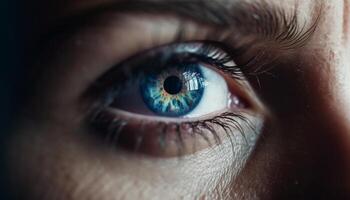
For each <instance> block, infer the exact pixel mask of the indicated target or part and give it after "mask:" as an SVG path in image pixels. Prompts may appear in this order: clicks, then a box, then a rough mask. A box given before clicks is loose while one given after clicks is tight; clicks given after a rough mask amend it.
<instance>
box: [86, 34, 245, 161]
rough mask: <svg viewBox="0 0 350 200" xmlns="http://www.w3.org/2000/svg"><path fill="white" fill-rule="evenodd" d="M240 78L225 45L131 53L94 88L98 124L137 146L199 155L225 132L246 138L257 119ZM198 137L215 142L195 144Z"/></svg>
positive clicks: (206, 43)
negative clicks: (250, 115)
mask: <svg viewBox="0 0 350 200" xmlns="http://www.w3.org/2000/svg"><path fill="white" fill-rule="evenodd" d="M239 78H243V74H242V73H241V71H240V69H239V66H238V65H237V64H236V63H235V62H234V60H233V59H232V57H231V56H230V55H229V53H228V52H226V51H225V50H224V48H223V47H222V45H220V44H218V43H215V42H209V41H196V42H184V43H176V44H170V45H163V46H160V47H156V48H153V49H150V50H148V51H145V52H142V53H139V54H138V55H136V56H132V57H131V58H129V59H126V60H125V61H123V62H121V63H120V64H119V65H117V66H115V68H113V69H111V70H110V71H108V72H106V73H105V74H104V75H103V76H102V77H101V78H99V79H98V80H97V82H96V83H95V84H93V86H92V88H91V89H90V90H91V91H90V92H91V93H94V94H99V95H98V98H97V99H98V100H97V102H96V103H95V104H94V107H95V109H94V110H95V111H93V112H92V116H93V118H92V119H91V122H92V124H94V125H95V126H97V127H99V132H100V133H102V135H104V136H105V137H108V138H109V139H111V140H113V143H114V144H115V145H118V146H122V147H126V148H127V149H129V150H134V151H137V152H143V153H147V154H151V155H159V156H173V155H178V154H179V153H180V154H187V153H194V152H195V151H197V150H199V149H201V148H205V147H206V146H207V145H209V144H210V145H212V144H219V143H220V142H221V140H222V139H224V138H225V137H230V138H231V137H232V138H231V139H234V135H232V133H231V132H233V133H234V132H239V131H241V134H242V135H243V137H244V131H243V130H244V128H246V127H244V126H247V124H245V123H248V121H249V120H248V119H247V118H246V117H245V115H244V112H245V111H246V112H247V111H249V109H252V107H251V103H249V101H248V100H247V96H246V95H244V92H243V91H242V85H240V84H239V83H238V79H239ZM138 127H140V128H138ZM218 129H222V130H218ZM196 136H199V137H201V138H202V140H204V141H205V142H206V143H208V144H204V141H202V144H200V145H199V146H198V145H195V143H198V138H197V137H196ZM226 139H227V138H226ZM195 146H196V147H195Z"/></svg>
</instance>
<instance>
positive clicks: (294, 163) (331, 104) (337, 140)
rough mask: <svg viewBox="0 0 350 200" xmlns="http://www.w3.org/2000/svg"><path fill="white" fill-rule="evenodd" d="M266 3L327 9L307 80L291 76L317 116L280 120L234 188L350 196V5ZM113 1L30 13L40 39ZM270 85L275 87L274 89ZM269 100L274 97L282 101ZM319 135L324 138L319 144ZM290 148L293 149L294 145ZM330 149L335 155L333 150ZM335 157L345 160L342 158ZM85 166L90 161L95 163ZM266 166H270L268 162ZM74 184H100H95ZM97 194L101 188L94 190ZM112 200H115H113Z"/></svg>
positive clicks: (92, 0) (311, 49) (344, 1)
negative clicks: (62, 21)
mask: <svg viewBox="0 0 350 200" xmlns="http://www.w3.org/2000/svg"><path fill="white" fill-rule="evenodd" d="M232 1H238V0H232ZM265 1H266V2H268V3H271V4H276V5H279V6H281V7H293V6H294V5H297V6H298V8H299V11H301V13H302V14H304V15H305V16H306V17H307V18H311V16H313V14H314V13H316V12H314V11H315V9H317V6H316V4H321V3H322V4H323V8H324V10H323V14H322V18H321V20H320V22H319V26H318V30H317V31H316V32H315V35H314V37H313V38H312V41H311V42H310V43H309V45H308V47H307V51H305V52H304V53H305V54H308V58H309V59H308V60H307V61H305V65H304V68H303V73H300V74H298V73H299V72H296V70H295V71H294V72H293V70H290V71H291V73H295V74H298V76H299V75H300V80H299V84H300V85H298V87H299V88H302V89H301V90H303V92H300V94H302V95H304V97H303V102H305V105H307V106H305V107H302V108H300V110H299V109H297V110H298V111H300V113H301V114H299V115H310V116H311V115H312V117H310V118H308V117H305V121H303V122H300V121H299V120H297V118H298V117H300V116H298V113H295V116H283V115H282V117H281V118H283V120H279V121H278V124H276V131H275V132H276V133H273V132H272V133H271V136H268V137H267V138H266V141H267V142H266V143H264V144H263V145H260V146H258V147H257V149H259V151H258V152H257V153H255V154H254V155H253V156H252V158H251V160H250V162H248V164H247V167H246V169H245V170H244V171H243V172H242V173H241V175H240V177H239V178H238V180H237V182H236V183H235V184H233V185H232V188H234V190H233V191H237V194H232V196H235V197H237V199H261V198H263V197H266V198H267V199H271V198H273V197H275V196H274V195H272V194H273V193H276V191H280V192H281V193H283V192H284V191H287V190H290V191H293V189H295V188H298V189H299V188H300V184H305V185H303V186H305V188H308V189H310V188H311V190H312V189H314V190H317V192H320V193H322V191H323V192H325V193H326V192H328V191H330V190H334V191H335V192H340V193H341V194H343V195H344V196H346V195H347V194H345V192H344V191H349V188H350V175H349V173H346V171H349V170H348V169H350V160H349V158H348V157H350V156H349V153H350V136H349V135H350V134H349V133H350V112H349V110H350V84H349V81H348V80H350V56H347V55H350V37H349V35H350V33H349V31H350V30H349V29H350V17H349V12H350V0H334V1H333V0H332V1H327V0H324V1H316V0H308V1H304V0H284V1H281V0H265ZM110 2H112V0H71V1H69V0H55V1H48V0H41V1H39V0H37V1H31V2H29V4H30V7H28V8H34V9H32V10H30V11H28V13H31V15H33V16H34V17H33V18H35V19H36V20H33V21H35V23H36V26H35V27H36V28H35V29H36V30H35V31H34V32H37V33H42V32H46V31H47V30H48V28H49V27H51V26H55V23H56V22H57V21H59V19H61V18H63V17H67V16H70V15H73V14H77V13H82V12H85V11H86V10H89V9H91V8H93V7H96V6H98V5H102V4H106V3H110ZM26 4H28V2H26ZM300 15H301V14H300ZM43 16H45V17H43ZM285 73H286V72H285ZM266 85H269V84H268V82H267V83H266ZM287 86H288V85H287ZM274 89H275V88H274V87H273V86H271V90H272V91H275V90H274ZM298 94H299V93H298ZM265 95H266V96H268V95H270V96H274V95H275V94H274V93H270V94H265ZM266 98H267V99H268V97H266ZM292 100H293V99H292ZM271 101H272V100H271ZM272 102H273V101H272ZM303 117H304V116H303ZM281 132H282V133H283V134H284V137H283V138H281V137H282V136H281V134H280V133H281ZM308 132H315V134H311V136H305V138H303V137H304V135H306V133H308ZM297 133H300V134H301V135H303V136H302V137H299V138H298V137H296V136H295V135H297ZM316 133H317V134H316ZM315 135H318V138H319V137H323V138H321V139H319V140H320V141H319V142H316V143H315ZM273 137H274V138H273ZM280 140H287V141H294V142H295V143H297V145H295V146H292V147H290V148H289V149H287V148H286V149H283V150H280V148H281V147H280V146H279V145H278V144H281V141H280ZM282 143H283V142H282ZM285 144H286V146H289V145H288V144H287V143H286V142H285ZM319 146H320V147H319ZM325 146H327V147H329V146H332V147H334V148H331V150H330V151H327V150H325V148H324V147H325ZM52 148H54V146H52ZM25 149H27V148H25ZM29 152H30V151H29ZM271 155H273V156H271ZM305 155H307V156H305ZM71 156H74V155H71ZM95 156H96V157H98V156H102V155H95ZM335 157H336V158H337V159H334V158H335ZM59 159H62V158H59ZM59 159H58V161H59ZM79 159H82V160H83V161H85V160H84V159H86V160H87V158H79ZM203 159H204V158H203ZM266 160H269V162H268V163H266ZM76 162H78V161H76ZM276 166H278V167H276ZM300 166H302V167H300ZM276 168H278V170H276ZM76 170H77V171H76V172H74V173H77V174H79V173H80V171H79V170H78V169H76ZM343 172H344V173H343ZM91 173H94V172H91ZM312 176H315V177H317V178H316V181H318V182H319V185H317V186H315V187H317V188H312V187H310V185H308V184H311V183H315V182H313V181H310V180H313V178H314V177H312ZM81 177H83V176H81ZM308 177H309V178H308ZM88 178H89V177H86V179H88ZM113 179H114V177H108V176H107V177H105V178H103V179H102V181H105V182H109V181H111V180H113ZM60 181H62V180H57V182H60ZM74 181H76V182H79V181H87V182H89V183H91V182H94V180H74ZM284 182H288V184H284ZM305 182H306V183H305ZM310 182H311V183H310ZM96 184H98V183H96ZM136 184H137V183H136ZM83 186H84V185H83ZM83 186H81V187H83ZM65 187H66V188H64V189H66V191H72V190H74V189H77V191H78V190H80V191H81V190H83V189H82V188H72V189H70V188H67V187H69V186H65ZM108 187H110V186H109V185H106V186H105V187H104V188H102V189H103V190H104V191H111V190H112V189H111V188H108ZM123 187H124V188H121V190H123V189H125V188H127V189H130V190H131V189H132V188H133V187H134V185H130V183H129V184H127V183H126V184H125V185H124V186H123ZM287 188H288V189H287ZM301 188H303V187H301ZM305 188H304V189H305ZM52 190H53V192H58V191H55V188H53V189H52ZM94 190H97V189H96V188H94ZM295 190H297V189H295ZM334 191H333V192H334ZM84 192H85V190H84ZM90 192H91V193H92V192H94V191H93V190H91V191H86V192H85V194H84V195H83V196H80V197H81V199H88V198H90V197H93V195H94V194H90ZM95 192H96V191H95ZM298 192H305V193H306V192H310V193H312V192H315V191H309V190H307V189H305V190H303V191H298ZM298 192H296V193H298ZM145 193H147V191H146V192H145ZM277 193H278V192H277ZM74 195H77V194H71V195H70V197H71V199H75V198H74ZM146 195H147V194H146ZM281 196H282V197H283V194H279V195H277V197H281ZM84 197H86V198H84ZM105 198H106V199H108V197H105ZM76 199H78V198H76ZM280 199H283V198H280Z"/></svg>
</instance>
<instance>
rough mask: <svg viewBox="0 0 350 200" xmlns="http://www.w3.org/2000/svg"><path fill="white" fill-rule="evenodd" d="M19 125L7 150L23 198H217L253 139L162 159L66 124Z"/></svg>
mask: <svg viewBox="0 0 350 200" xmlns="http://www.w3.org/2000/svg"><path fill="white" fill-rule="evenodd" d="M33 124H41V125H40V126H35V125H33ZM20 127H21V128H19V129H18V130H17V131H16V132H15V133H14V136H13V138H12V140H11V142H10V143H9V145H8V148H7V149H8V160H9V161H11V162H9V168H10V169H11V171H10V173H9V174H10V177H11V179H12V183H11V185H12V188H14V189H15V190H16V191H21V192H19V193H18V192H17V193H16V194H21V195H22V196H21V197H22V198H24V199H28V197H30V198H29V199H39V200H40V199H43V200H44V199H72V200H80V199H98V200H104V199H106V200H107V199H108V200H109V199H179V198H182V199H195V198H199V197H207V198H209V199H222V198H221V197H222V195H225V194H227V195H229V193H228V192H227V191H229V190H230V189H228V188H227V187H228V185H229V183H230V182H231V181H233V179H234V177H235V176H236V174H238V173H239V170H240V168H241V167H242V166H244V162H245V160H246V158H247V156H248V155H249V152H251V151H252V147H253V144H254V143H255V139H253V141H251V142H252V144H251V145H242V144H241V145H238V144H236V145H235V148H234V149H232V146H231V144H230V143H229V142H224V143H223V144H222V145H219V146H217V147H213V148H208V149H205V150H202V151H200V152H198V153H196V154H194V155H190V156H184V157H182V158H180V159H179V158H170V159H163V158H150V157H142V156H139V155H136V154H129V153H127V152H123V151H119V150H117V149H113V148H111V147H107V146H104V143H101V142H99V141H97V140H95V138H93V137H89V136H87V135H86V134H84V133H86V132H87V130H81V129H79V128H72V125H68V124H66V125H63V124H59V125H57V124H56V125H53V124H52V123H50V124H45V123H43V122H41V123H38V122H37V123H33V122H32V123H31V124H30V125H29V126H24V125H23V126H20ZM65 127H66V128H65ZM72 130H75V131H72ZM232 150H233V152H232ZM218 195H219V196H218ZM227 195H226V196H227ZM21 197H20V198H21Z"/></svg>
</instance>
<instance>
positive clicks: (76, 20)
mask: <svg viewBox="0 0 350 200" xmlns="http://www.w3.org/2000/svg"><path fill="white" fill-rule="evenodd" d="M322 10H323V9H322V6H321V8H320V9H319V11H318V13H317V16H316V19H314V20H313V22H312V23H311V24H310V25H306V24H307V22H306V21H305V22H304V23H302V24H300V21H299V20H298V17H297V15H298V13H297V11H296V8H294V11H292V12H287V10H285V9H283V8H281V7H276V6H272V5H269V4H268V3H266V2H264V1H262V2H255V3H248V2H243V3H237V2H232V5H231V6H227V5H225V4H224V3H222V2H217V1H206V0H205V1H170V2H169V1H167V2H162V1H143V0H137V1H136V0H135V1H130V2H129V1H128V2H112V3H109V4H105V5H100V6H97V7H95V8H93V9H91V10H88V11H87V12H84V13H81V14H77V15H73V16H70V17H67V18H63V19H62V20H60V23H58V25H57V26H56V27H53V28H52V29H51V30H50V31H49V32H47V33H46V34H44V35H43V36H42V37H41V38H42V41H41V43H45V41H47V40H50V38H53V37H55V36H56V35H60V34H62V33H66V32H68V33H69V32H70V31H72V30H76V29H77V28H79V26H82V25H86V24H89V23H91V21H92V19H94V18H96V17H98V16H100V15H102V14H106V13H117V12H120V13H130V14H132V13H135V14H136V13H143V14H156V15H162V14H175V16H178V17H180V18H185V19H188V20H189V19H192V20H194V21H197V22H198V23H204V24H206V25H211V26H212V27H216V28H218V30H219V31H221V32H223V31H227V30H232V31H236V32H237V31H238V32H241V33H242V34H249V35H256V36H257V37H260V38H261V39H262V40H266V41H273V42H277V43H279V44H280V45H281V48H286V49H291V48H298V47H301V46H303V45H305V43H306V42H307V41H308V40H309V39H310V38H311V36H312V35H313V33H314V32H315V31H316V28H317V25H318V21H319V19H320V16H321V13H322Z"/></svg>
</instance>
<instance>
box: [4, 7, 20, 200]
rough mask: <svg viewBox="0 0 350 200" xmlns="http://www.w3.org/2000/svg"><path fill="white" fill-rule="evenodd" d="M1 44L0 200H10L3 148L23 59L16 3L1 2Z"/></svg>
mask: <svg viewBox="0 0 350 200" xmlns="http://www.w3.org/2000/svg"><path fill="white" fill-rule="evenodd" d="M0 5H1V6H0V19H1V20H0V22H1V28H0V29H1V32H0V33H1V37H0V38H1V40H0V41H1V42H0V55H1V57H0V58H1V65H0V94H1V96H0V150H1V152H0V153H1V154H0V199H1V200H7V199H10V197H9V194H8V189H7V186H8V180H7V178H8V177H6V170H5V166H6V165H5V160H4V153H5V152H4V145H5V142H6V137H7V136H8V133H9V130H10V127H11V126H12V125H13V124H14V120H13V116H16V111H15V110H16V107H18V102H19V101H18V100H19V99H20V97H19V96H20V95H19V94H20V93H21V91H20V90H18V88H20V86H21V84H23V83H21V80H22V79H21V77H23V75H24V74H23V73H21V71H22V70H21V69H22V67H24V66H23V65H22V64H21V62H22V59H21V58H22V55H23V49H24V46H23V44H24V43H23V40H22V39H23V38H24V37H22V36H23V34H25V32H23V30H22V28H21V27H22V26H21V25H22V23H20V21H21V18H23V16H24V15H22V12H21V10H23V9H22V7H21V6H20V5H21V4H20V2H19V1H16V0H12V1H10V0H1V3H0Z"/></svg>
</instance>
